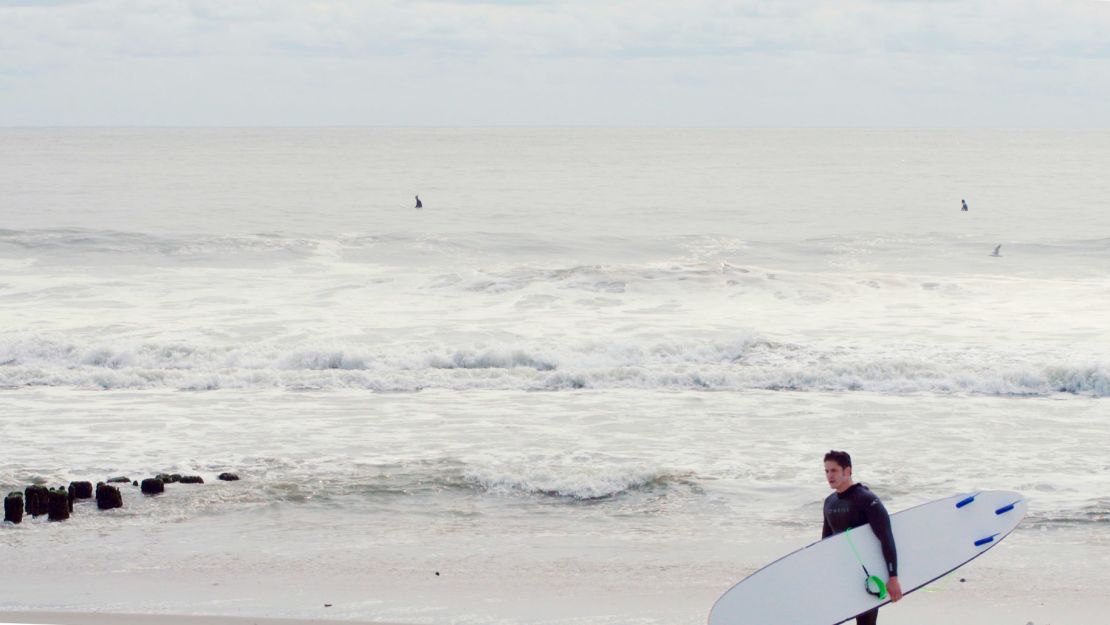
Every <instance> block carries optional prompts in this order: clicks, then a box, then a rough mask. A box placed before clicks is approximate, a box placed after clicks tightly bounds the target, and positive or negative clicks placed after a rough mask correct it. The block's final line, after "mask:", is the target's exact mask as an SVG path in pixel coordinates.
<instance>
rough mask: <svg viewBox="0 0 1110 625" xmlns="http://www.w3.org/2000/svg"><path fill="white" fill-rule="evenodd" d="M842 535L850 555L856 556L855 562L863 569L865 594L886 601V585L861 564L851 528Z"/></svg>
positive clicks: (861, 560) (861, 559)
mask: <svg viewBox="0 0 1110 625" xmlns="http://www.w3.org/2000/svg"><path fill="white" fill-rule="evenodd" d="M844 535H845V536H846V537H847V538H848V546H849V547H851V548H852V553H853V554H855V556H856V562H859V565H860V567H861V568H862V569H863V574H864V575H866V576H867V581H865V582H864V583H863V585H864V588H865V589H867V594H869V595H874V596H876V597H878V598H879V599H880V600H881V599H886V583H884V582H883V580H882V579H881V578H880V577H879V576H878V575H872V574H871V571H868V570H867V565H865V564H864V563H863V558H861V557H859V552H858V551H856V545H855V543H853V542H852V528H850V527H849V528H848V529H846V530H844ZM872 584H874V586H875V590H871V585H872Z"/></svg>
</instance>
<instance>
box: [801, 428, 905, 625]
mask: <svg viewBox="0 0 1110 625" xmlns="http://www.w3.org/2000/svg"><path fill="white" fill-rule="evenodd" d="M825 479H826V480H827V481H828V483H829V488H832V489H834V490H836V492H835V493H833V494H831V495H829V496H828V498H826V499H825V524H824V527H823V528H822V530H821V538H828V537H829V536H832V535H833V534H839V533H841V532H844V531H847V530H850V529H854V528H857V527H861V526H864V525H870V526H871V531H872V532H874V533H875V537H876V538H878V539H879V544H880V545H881V546H882V549H883V559H884V560H886V572H887V575H888V576H889V579H888V581H887V582H886V590H887V592H888V593H889V594H890V600H891V601H892V602H893V601H898V600H899V599H901V598H902V586H901V584H900V583H899V582H898V552H897V550H896V549H895V547H894V533H893V532H892V531H891V529H890V515H889V514H887V511H886V508H885V507H884V506H883V502H881V501H879V498H878V497H876V496H875V493H872V492H871V489H869V488H867V487H866V486H864V485H863V484H856V483H853V482H852V457H851V456H849V455H848V452H846V451H835V450H834V451H830V452H829V453H827V454H825ZM849 536H851V534H849ZM864 571H867V569H866V567H865V568H864ZM867 575H868V579H867V584H868V585H867V589H868V592H870V593H871V594H882V588H881V586H879V585H877V584H873V582H872V577H871V573H870V572H867ZM876 591H877V592H876ZM878 618H879V608H875V609H874V610H871V611H869V612H864V613H863V614H860V615H859V616H857V617H856V625H875V623H876V622H877V621H878Z"/></svg>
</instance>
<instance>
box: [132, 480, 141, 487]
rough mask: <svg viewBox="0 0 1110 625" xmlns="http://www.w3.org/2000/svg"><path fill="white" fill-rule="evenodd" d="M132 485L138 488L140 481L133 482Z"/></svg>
mask: <svg viewBox="0 0 1110 625" xmlns="http://www.w3.org/2000/svg"><path fill="white" fill-rule="evenodd" d="M131 485H132V486H138V485H139V480H131Z"/></svg>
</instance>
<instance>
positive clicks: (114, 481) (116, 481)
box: [106, 476, 131, 484]
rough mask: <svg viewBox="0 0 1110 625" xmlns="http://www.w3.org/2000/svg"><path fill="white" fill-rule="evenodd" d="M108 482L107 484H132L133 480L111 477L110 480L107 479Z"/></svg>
mask: <svg viewBox="0 0 1110 625" xmlns="http://www.w3.org/2000/svg"><path fill="white" fill-rule="evenodd" d="M106 481H107V482H108V483H109V484H126V483H127V482H130V481H131V478H129V477H123V476H120V477H110V478H108V479H107V480H106Z"/></svg>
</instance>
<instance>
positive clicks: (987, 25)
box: [0, 0, 1110, 128]
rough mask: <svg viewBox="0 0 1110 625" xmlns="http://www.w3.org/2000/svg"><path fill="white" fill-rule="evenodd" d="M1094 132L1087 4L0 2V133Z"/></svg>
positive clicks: (1098, 69)
mask: <svg viewBox="0 0 1110 625" xmlns="http://www.w3.org/2000/svg"><path fill="white" fill-rule="evenodd" d="M22 125H57V126H64V125H159V126H162V125H168V126H179V125H183V126H192V125H209V126H240V125H249V126H287V125H298V126H299V125H366V126H502V125H513V126H516V125H559V126H561V125H585V126H595V125H602V126H955V127H966V126H988V127H992V126H1012V127H1023V126H1036V127H1042V126H1047V127H1061V126H1062V127H1103V128H1106V127H1110V2H1104V1H1099V0H1075V1H1066V0H1065V1H1057V2H1052V1H1048V0H995V1H986V2H959V1H933V2H921V1H912V0H885V1H879V0H872V1H869V0H824V1H820V2H815V1H802V0H767V1H761V2H757V1H749V0H733V1H729V0H485V1H482V0H436V1H418V0H416V1H392V0H361V1H359V0H330V1H323V0H321V1H310V0H87V1H80V0H70V1H67V0H0V126H22Z"/></svg>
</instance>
